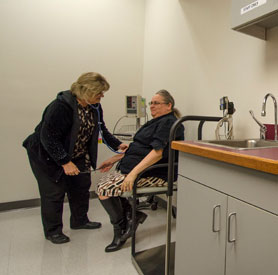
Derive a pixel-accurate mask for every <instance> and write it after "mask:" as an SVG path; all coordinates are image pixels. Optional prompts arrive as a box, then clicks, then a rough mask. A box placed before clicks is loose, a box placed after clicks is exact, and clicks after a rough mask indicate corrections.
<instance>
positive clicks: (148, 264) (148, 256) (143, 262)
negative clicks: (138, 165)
mask: <svg viewBox="0 0 278 275" xmlns="http://www.w3.org/2000/svg"><path fill="white" fill-rule="evenodd" d="M220 119H222V117H207V116H185V117H182V118H180V119H179V120H177V121H176V122H175V124H174V125H173V126H172V128H171V131H170V138H169V160H168V163H166V164H155V165H153V166H151V167H148V168H147V169H145V170H144V171H143V172H141V173H140V174H139V175H138V176H137V178H136V180H135V182H134V186H133V190H132V191H130V192H125V193H124V194H123V195H122V196H123V197H132V242H131V258H132V261H133V264H134V266H135V268H136V269H137V271H138V272H139V273H140V274H144V275H146V274H150V275H156V274H157V275H162V274H167V275H168V274H170V273H171V274H173V270H174V259H173V257H172V258H170V255H174V253H175V243H171V213H172V214H173V207H172V195H173V191H177V184H176V183H174V168H175V167H176V166H177V163H176V162H174V160H175V150H173V149H171V143H172V141H174V140H175V135H176V129H177V128H178V127H179V126H180V125H181V123H182V122H185V121H189V120H191V121H199V127H198V140H201V139H202V127H203V124H204V122H205V121H214V122H217V121H219V120H220ZM158 167H160V168H161V167H165V169H166V168H167V169H168V186H164V187H145V188H137V182H138V181H139V179H140V178H141V176H142V175H143V174H144V173H145V172H146V171H150V170H152V169H155V168H158ZM158 194H166V195H167V221H166V244H165V245H162V246H159V247H154V248H151V249H148V250H145V251H142V252H137V253H136V249H135V242H136V232H135V226H136V223H135V221H136V210H137V198H138V197H139V196H150V195H158ZM169 209H170V210H169ZM171 210H172V211H171Z"/></svg>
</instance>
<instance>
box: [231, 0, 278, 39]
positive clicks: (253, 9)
mask: <svg viewBox="0 0 278 275" xmlns="http://www.w3.org/2000/svg"><path fill="white" fill-rule="evenodd" d="M276 26H278V0H232V29H233V30H236V31H240V32H242V33H245V34H249V35H252V36H255V37H257V38H260V39H263V40H267V30H268V29H270V28H273V27H276Z"/></svg>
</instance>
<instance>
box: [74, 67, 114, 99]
mask: <svg viewBox="0 0 278 275" xmlns="http://www.w3.org/2000/svg"><path fill="white" fill-rule="evenodd" d="M109 88H110V85H109V83H108V82H107V80H106V79H105V78H104V77H103V76H102V75H101V74H99V73H94V72H89V73H84V74H82V75H81V76H80V77H79V78H78V79H77V81H76V82H74V83H73V84H72V85H71V89H70V90H71V93H72V94H73V95H75V96H76V97H77V98H78V99H81V100H83V99H84V100H88V99H90V98H92V97H94V96H96V95H97V94H99V93H102V92H106V91H108V90H109Z"/></svg>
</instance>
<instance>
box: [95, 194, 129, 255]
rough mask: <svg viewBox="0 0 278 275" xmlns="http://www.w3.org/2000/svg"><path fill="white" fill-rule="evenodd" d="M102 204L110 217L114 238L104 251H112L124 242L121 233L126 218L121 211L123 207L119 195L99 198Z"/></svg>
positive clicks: (123, 229)
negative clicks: (103, 198)
mask: <svg viewBox="0 0 278 275" xmlns="http://www.w3.org/2000/svg"><path fill="white" fill-rule="evenodd" d="M100 202H101V204H102V206H103V207H104V209H105V210H106V212H107V213H108V215H109V217H110V222H111V224H112V225H113V228H114V238H113V241H112V242H111V244H109V245H108V246H107V247H106V248H105V252H113V251H117V250H119V249H120V248H121V247H122V246H123V245H124V243H125V240H122V239H121V238H122V235H123V234H124V232H125V229H126V218H125V216H124V213H123V207H122V204H121V200H120V198H119V197H111V198H108V199H105V200H100Z"/></svg>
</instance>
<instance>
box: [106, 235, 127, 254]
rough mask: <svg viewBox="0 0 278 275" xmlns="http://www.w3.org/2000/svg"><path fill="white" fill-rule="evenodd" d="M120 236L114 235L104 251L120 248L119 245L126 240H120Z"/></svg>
mask: <svg viewBox="0 0 278 275" xmlns="http://www.w3.org/2000/svg"><path fill="white" fill-rule="evenodd" d="M121 237H122V235H119V236H117V235H114V238H113V241H112V243H111V244H109V245H107V246H106V247H105V252H114V251H117V250H120V249H121V247H122V246H123V245H124V244H125V242H126V241H125V240H124V241H122V240H121Z"/></svg>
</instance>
